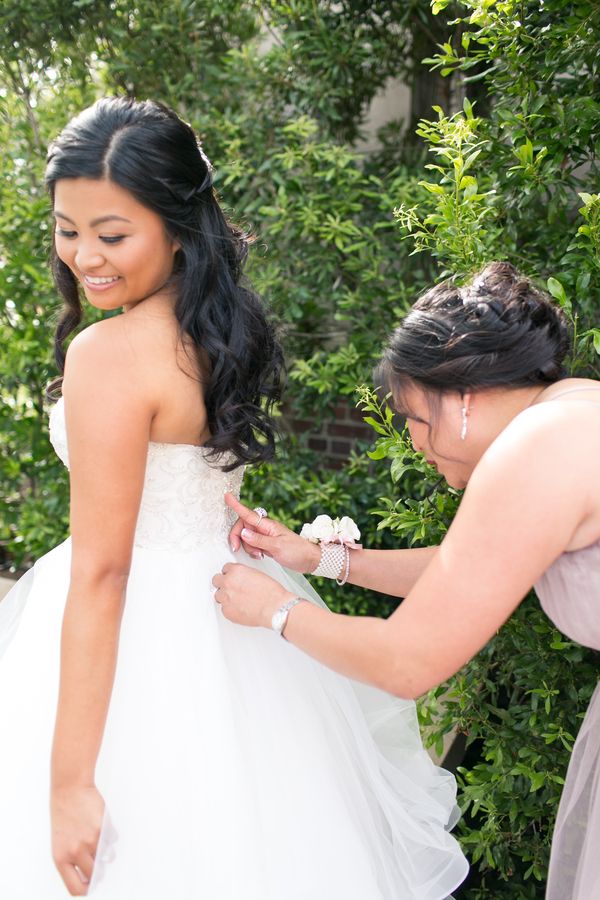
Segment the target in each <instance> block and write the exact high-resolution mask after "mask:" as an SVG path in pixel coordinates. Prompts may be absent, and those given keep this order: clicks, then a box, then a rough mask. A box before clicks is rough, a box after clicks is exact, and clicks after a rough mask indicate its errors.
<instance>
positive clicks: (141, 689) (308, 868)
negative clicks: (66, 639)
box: [0, 540, 467, 900]
mask: <svg viewBox="0 0 600 900" xmlns="http://www.w3.org/2000/svg"><path fill="white" fill-rule="evenodd" d="M70 551H71V545H70V541H69V540H67V541H65V542H64V543H63V544H61V545H59V546H58V547H56V548H55V549H54V550H52V551H51V552H50V553H48V554H46V556H44V557H42V558H41V559H40V560H39V561H38V562H37V563H36V565H35V567H34V568H33V569H32V570H31V571H30V572H28V573H27V574H26V575H25V576H24V577H23V578H22V579H21V580H20V581H19V582H18V583H17V584H16V586H15V587H14V588H13V589H12V591H11V592H9V594H8V595H7V597H6V598H5V599H4V600H3V601H2V603H0V723H1V725H0V728H1V736H0V897H2V898H3V900H66V898H67V897H69V894H68V892H67V890H66V888H65V887H64V885H63V883H62V881H61V879H60V877H59V875H58V873H57V871H56V869H55V867H54V864H53V861H52V858H51V852H50V817H49V803H48V796H49V784H50V770H49V766H50V749H51V741H52V732H53V727H54V718H55V713H56V702H57V694H58V678H59V652H60V630H61V624H62V617H63V612H64V605H65V600H66V594H67V589H68V583H69V570H70ZM227 561H243V562H245V563H247V564H249V565H254V566H256V567H258V568H260V569H262V570H264V571H266V572H267V573H269V574H272V575H274V576H275V577H277V578H278V580H280V581H282V582H283V583H285V584H286V585H287V586H288V587H289V588H290V589H291V590H293V591H294V592H295V593H303V594H304V595H305V596H307V597H309V599H311V600H312V601H313V602H319V601H318V598H316V595H315V594H314V592H312V589H311V588H310V586H309V585H308V582H306V581H305V580H304V579H301V578H299V577H298V576H292V575H291V574H290V573H288V572H286V571H285V570H283V569H281V568H280V567H279V566H277V565H276V564H275V563H273V562H272V561H271V560H268V559H267V560H264V561H262V562H256V561H253V560H251V559H250V558H249V557H246V556H245V554H243V552H242V551H240V553H239V554H236V555H235V556H233V555H232V554H231V553H230V551H229V550H228V548H227V547H223V546H222V544H221V543H217V542H216V541H215V543H214V545H206V546H205V547H203V548H202V549H200V550H195V551H194V552H178V551H173V550H168V551H160V552H157V551H155V550H147V549H142V548H135V550H134V556H133V563H132V568H131V573H130V577H129V583H128V587H127V596H126V603H125V610H124V615H123V620H122V626H121V635H120V643H119V653H118V662H117V671H116V676H115V682H114V687H113V692H112V697H111V702H110V709H109V714H108V719H107V723H106V730H105V734H104V738H103V742H102V748H101V751H100V755H99V758H98V764H97V770H96V783H97V786H98V789H99V790H100V792H101V794H102V796H103V798H104V800H105V802H106V808H105V814H104V823H103V827H102V832H101V837H100V843H99V846H98V852H97V855H96V863H95V868H94V874H93V878H92V882H91V884H90V886H89V888H88V896H90V897H93V898H96V900H167V898H168V900H171V898H173V900H409V898H410V900H416V898H418V900H441V898H446V897H447V896H448V895H450V893H451V892H452V890H453V889H454V888H455V887H456V886H457V885H459V884H460V883H461V882H462V880H463V879H464V878H465V876H466V873H467V863H466V860H465V858H464V856H463V854H462V853H461V851H460V849H459V846H458V844H457V842H456V841H455V839H454V838H453V837H452V836H451V835H450V834H449V833H448V828H449V827H451V826H452V825H453V824H454V821H455V819H456V806H455V783H454V779H453V778H452V777H451V776H450V775H449V774H448V773H446V772H444V771H443V770H441V769H438V768H436V767H435V766H434V765H433V763H432V762H431V760H430V759H429V757H428V756H427V754H426V753H425V752H424V751H423V749H422V746H421V742H420V738H419V733H418V728H417V722H416V717H415V709H414V704H413V703H412V702H411V701H404V700H400V699H397V698H392V697H389V696H388V695H386V694H384V693H382V692H380V691H377V690H374V689H371V688H368V687H366V686H364V685H359V684H356V683H354V682H351V681H349V680H348V679H346V678H343V677H341V676H339V675H337V674H335V673H333V672H331V671H329V670H328V669H326V668H325V667H323V666H321V665H320V664H318V663H316V662H315V661H313V660H312V659H310V658H309V657H308V656H306V655H304V654H303V653H301V652H300V651H299V650H297V649H296V648H295V647H293V646H292V645H291V644H289V643H287V642H286V641H284V640H282V639H281V638H280V637H278V636H277V635H276V634H274V633H271V632H269V631H267V630H265V629H258V628H244V627H241V626H237V625H234V624H232V623H230V622H228V621H227V620H226V619H225V618H224V617H223V616H222V614H221V611H220V607H219V606H218V605H217V604H216V603H215V601H214V598H213V590H212V586H211V578H212V576H213V574H214V573H215V572H216V571H218V570H219V569H220V568H221V567H222V566H223V565H224V563H225V562H227Z"/></svg>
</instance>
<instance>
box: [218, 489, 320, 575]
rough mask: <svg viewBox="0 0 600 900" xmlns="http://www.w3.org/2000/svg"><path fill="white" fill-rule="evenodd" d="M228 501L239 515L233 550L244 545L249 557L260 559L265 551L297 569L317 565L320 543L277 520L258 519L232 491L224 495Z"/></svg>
mask: <svg viewBox="0 0 600 900" xmlns="http://www.w3.org/2000/svg"><path fill="white" fill-rule="evenodd" d="M225 502H226V503H227V505H228V506H229V507H230V508H231V509H233V510H234V512H236V513H237V515H238V516H239V518H238V520H237V522H236V523H235V525H234V526H233V528H232V529H231V532H230V534H229V542H230V544H231V549H232V550H233V551H234V552H235V551H237V550H239V549H240V546H243V547H244V550H245V551H246V552H247V553H249V554H250V556H254V557H255V558H257V557H258V558H259V557H260V554H261V553H264V554H265V556H270V557H271V558H272V559H274V560H275V561H276V562H278V563H279V565H280V566H285V568H287V569H292V570H293V571H294V572H303V573H306V572H312V571H313V570H314V569H316V568H317V566H318V565H319V560H320V559H321V550H320V548H319V545H318V544H314V543H311V541H307V540H306V539H305V538H303V537H300V535H299V534H296V533H295V532H294V531H290V529H289V528H286V527H285V525H282V524H281V523H280V522H276V521H275V520H274V519H269V518H266V519H261V520H260V521H258V515H257V514H256V513H255V512H254V510H252V509H248V507H247V506H244V504H243V503H240V501H239V500H237V499H236V498H235V497H234V496H233V494H225Z"/></svg>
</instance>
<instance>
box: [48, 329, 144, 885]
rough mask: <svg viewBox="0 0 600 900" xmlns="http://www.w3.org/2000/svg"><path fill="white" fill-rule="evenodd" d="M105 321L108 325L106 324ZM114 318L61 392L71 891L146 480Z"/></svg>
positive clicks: (64, 854) (56, 751) (60, 773)
mask: <svg viewBox="0 0 600 900" xmlns="http://www.w3.org/2000/svg"><path fill="white" fill-rule="evenodd" d="M107 326H108V327H107ZM121 335H122V329H120V327H119V325H118V323H117V322H116V321H115V322H111V321H110V320H107V321H105V322H101V323H98V325H95V326H91V327H90V328H88V329H86V330H85V331H84V332H82V333H81V334H80V335H79V336H78V337H77V338H76V339H75V340H74V341H73V342H72V344H71V346H70V348H69V352H68V357H67V364H66V372H65V379H64V383H63V395H64V399H65V413H66V421H67V435H68V448H69V462H70V485H71V535H72V561H71V578H70V584H69V591H68V595H67V601H66V607H65V613H64V619H63V627H62V639H61V664H60V688H59V699H58V707H57V714H56V727H55V734H54V743H53V749H52V761H51V777H52V798H51V799H52V813H53V853H54V859H55V862H56V864H57V867H58V869H59V871H60V873H61V876H62V877H63V880H64V881H65V883H66V884H67V887H69V889H71V890H73V889H74V890H77V891H81V888H82V885H81V880H80V879H79V876H78V875H77V872H76V870H75V869H74V866H75V865H78V867H79V868H80V869H81V870H82V871H83V873H84V875H85V876H86V877H87V878H89V877H90V874H91V868H92V867H93V855H94V852H95V844H96V842H97V838H98V834H99V827H100V821H99V813H100V818H101V811H102V807H103V804H102V801H101V798H100V797H99V795H98V794H97V792H96V790H95V786H94V769H95V764H96V759H97V756H98V752H99V749H100V744H101V740H102V734H103V730H104V725H105V720H106V715H107V711H108V705H109V700H110V695H111V691H112V685H113V679H114V674H115V665H116V659H117V647H118V639H119V629H120V622H121V615H122V612H123V603H124V591H125V588H126V585H127V578H128V572H129V566H130V560H131V553H132V546H133V535H134V530H135V523H136V519H137V514H138V509H139V504H140V497H141V491H142V485H143V479H144V471H145V462H146V454H147V445H148V436H149V429H150V422H151V418H152V410H151V408H150V404H149V402H145V401H144V398H143V397H140V393H139V384H138V383H136V385H135V387H136V391H135V392H134V390H133V389H132V383H133V381H134V377H133V374H132V370H133V364H132V354H131V351H130V349H129V348H128V346H127V343H126V342H124V341H122V340H121Z"/></svg>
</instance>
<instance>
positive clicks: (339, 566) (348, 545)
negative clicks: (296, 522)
mask: <svg viewBox="0 0 600 900" xmlns="http://www.w3.org/2000/svg"><path fill="white" fill-rule="evenodd" d="M300 537H303V538H306V540H307V541H311V542H312V543H313V544H320V545H321V559H320V560H319V565H318V566H317V568H316V569H314V570H313V571H312V572H311V573H310V574H311V575H323V576H324V577H325V578H335V580H336V582H337V584H339V585H342V584H346V581H347V580H348V575H349V574H350V550H360V549H361V544H357V543H356V542H357V541H358V540H359V539H360V531H359V530H358V527H357V525H356V522H354V521H353V520H352V519H351V518H350V516H342V518H341V519H332V518H331V516H317V518H316V519H315V520H314V522H310V523H308V522H307V523H306V524H305V525H303V526H302V531H301V532H300Z"/></svg>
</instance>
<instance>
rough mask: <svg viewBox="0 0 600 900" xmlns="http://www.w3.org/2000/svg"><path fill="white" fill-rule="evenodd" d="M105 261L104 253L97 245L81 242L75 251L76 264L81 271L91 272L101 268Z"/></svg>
mask: <svg viewBox="0 0 600 900" xmlns="http://www.w3.org/2000/svg"><path fill="white" fill-rule="evenodd" d="M104 262H105V257H104V254H103V253H101V252H100V251H99V250H98V248H97V247H91V246H90V245H89V244H85V243H82V244H79V246H78V247H77V250H76V251H75V265H76V266H77V268H78V269H79V270H80V271H81V272H91V271H93V270H94V269H98V268H100V266H103V265H104Z"/></svg>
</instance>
